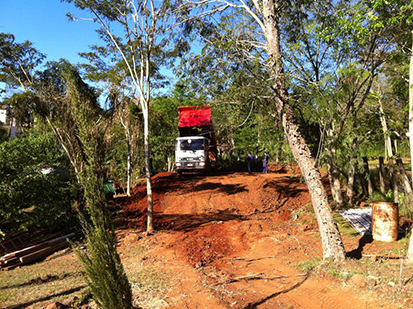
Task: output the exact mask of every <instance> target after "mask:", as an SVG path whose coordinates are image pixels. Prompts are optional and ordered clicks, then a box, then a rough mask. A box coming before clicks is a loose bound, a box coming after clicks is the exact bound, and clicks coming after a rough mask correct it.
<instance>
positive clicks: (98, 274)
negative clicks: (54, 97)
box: [63, 68, 132, 309]
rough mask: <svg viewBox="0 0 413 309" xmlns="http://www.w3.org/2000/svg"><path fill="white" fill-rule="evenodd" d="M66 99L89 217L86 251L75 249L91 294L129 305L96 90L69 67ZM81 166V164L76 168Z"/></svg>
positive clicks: (106, 304) (109, 303)
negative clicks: (107, 190) (109, 196)
mask: <svg viewBox="0 0 413 309" xmlns="http://www.w3.org/2000/svg"><path fill="white" fill-rule="evenodd" d="M63 77H64V78H65V79H66V81H67V84H66V86H67V100H68V104H69V105H70V106H71V107H72V109H71V116H72V117H73V121H74V123H75V124H76V133H77V134H76V135H77V137H78V139H79V149H78V150H79V152H78V153H77V162H78V164H79V165H82V166H84V169H83V170H82V172H81V173H80V174H79V175H78V176H79V180H80V183H81V186H82V188H83V193H84V198H85V202H86V210H87V213H88V215H89V216H90V219H88V220H87V219H85V217H84V214H82V213H79V215H80V217H81V219H82V225H83V230H84V234H85V236H86V242H87V246H88V251H87V252H85V251H82V250H80V249H76V250H75V252H76V254H77V256H78V257H79V259H80V261H81V263H82V265H83V267H84V270H85V274H86V276H85V280H86V281H87V283H88V285H89V287H90V290H91V292H92V295H93V298H94V300H95V301H96V303H97V304H98V306H99V307H101V308H105V309H112V308H113V309H115V308H131V307H132V293H131V288H130V284H129V281H128V278H127V276H126V274H125V271H124V269H123V266H122V263H121V262H120V257H119V254H118V252H117V251H116V234H115V231H114V227H113V223H112V218H111V214H110V212H109V209H108V204H107V201H106V198H105V193H104V178H103V175H104V169H103V166H104V165H103V162H104V157H105V144H104V134H105V125H104V122H102V121H100V119H101V117H100V112H101V110H100V109H99V108H98V104H97V98H96V94H95V92H94V91H93V90H92V89H91V88H90V87H89V86H88V85H87V84H85V83H84V82H83V81H82V79H81V78H80V76H79V74H78V72H77V71H76V70H75V69H73V68H71V69H68V70H66V71H64V72H63ZM78 170H80V168H78Z"/></svg>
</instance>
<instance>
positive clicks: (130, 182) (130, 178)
mask: <svg viewBox="0 0 413 309" xmlns="http://www.w3.org/2000/svg"><path fill="white" fill-rule="evenodd" d="M127 161H128V162H127V165H128V167H127V169H128V172H127V173H128V179H127V183H126V186H127V188H126V194H127V195H128V196H131V195H132V194H131V188H132V162H131V161H132V158H131V144H130V141H129V140H128V158H127Z"/></svg>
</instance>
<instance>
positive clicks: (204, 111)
mask: <svg viewBox="0 0 413 309" xmlns="http://www.w3.org/2000/svg"><path fill="white" fill-rule="evenodd" d="M178 112H179V127H180V128H184V127H203V126H211V125H212V121H211V109H210V108H209V107H207V106H181V107H178Z"/></svg>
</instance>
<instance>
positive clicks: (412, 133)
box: [406, 30, 413, 263]
mask: <svg viewBox="0 0 413 309" xmlns="http://www.w3.org/2000/svg"><path fill="white" fill-rule="evenodd" d="M412 37H413V30H412ZM409 140H410V159H411V160H412V164H411V165H412V181H413V44H412V48H411V50H410V68H409ZM406 260H407V261H408V262H409V263H413V233H412V235H411V236H410V240H409V249H408V251H407V255H406Z"/></svg>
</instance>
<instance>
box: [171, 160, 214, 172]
mask: <svg viewBox="0 0 413 309" xmlns="http://www.w3.org/2000/svg"><path fill="white" fill-rule="evenodd" d="M207 168H208V164H206V163H204V164H203V165H201V164H200V162H179V163H175V170H176V171H177V172H179V171H202V170H206V169H207Z"/></svg>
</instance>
